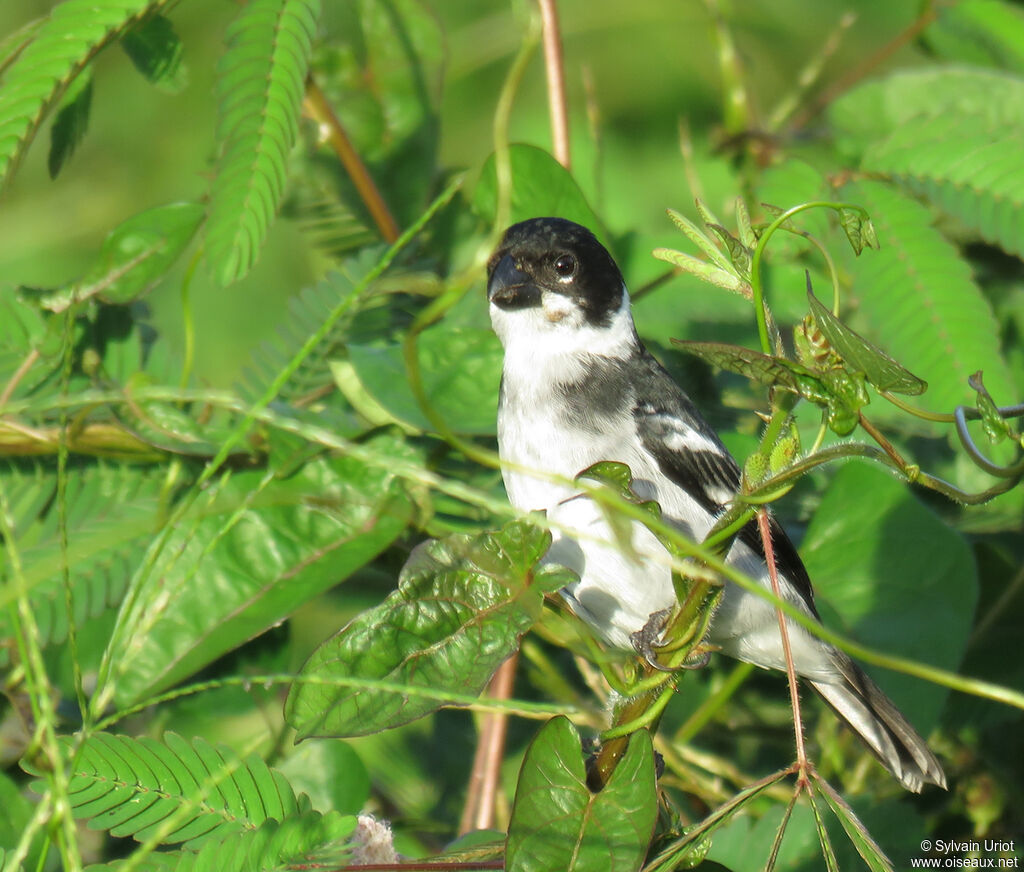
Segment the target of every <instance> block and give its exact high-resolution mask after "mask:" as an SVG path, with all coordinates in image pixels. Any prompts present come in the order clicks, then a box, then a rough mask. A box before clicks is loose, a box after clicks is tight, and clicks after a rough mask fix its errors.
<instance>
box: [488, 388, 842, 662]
mask: <svg viewBox="0 0 1024 872" xmlns="http://www.w3.org/2000/svg"><path fill="white" fill-rule="evenodd" d="M544 405H545V404H543V403H540V404H538V405H537V406H535V407H534V409H533V412H534V415H533V416H531V418H530V420H529V422H526V421H523V420H521V419H519V418H517V417H516V416H511V415H508V414H502V415H499V422H498V440H499V447H500V450H501V455H502V458H503V460H504V461H505V462H506V463H508V464H509V465H508V466H506V467H504V468H503V476H504V479H505V488H506V491H507V492H508V496H509V501H510V502H511V503H512V505H514V506H515V507H516V508H518V509H520V510H523V511H532V510H544V511H546V512H547V515H548V519H549V520H550V522H551V525H552V530H551V533H552V545H551V548H550V549H549V551H548V553H547V555H546V557H545V562H551V563H558V564H561V565H563V566H567V567H568V568H569V569H571V570H573V571H574V572H575V573H576V574H577V575H578V576H579V577H580V580H579V581H578V582H575V583H573V584H571V585H568V586H567V587H566V589H565V590H564V591H563V593H564V595H565V597H566V599H567V600H568V601H569V603H570V605H571V606H572V607H573V609H574V611H576V613H577V614H578V615H579V616H580V617H581V618H583V619H584V620H585V621H586V622H587V623H588V624H590V626H591V627H593V628H594V630H595V631H596V632H597V633H598V634H599V635H600V636H601V637H602V638H603V639H604V640H605V641H606V642H607V643H608V644H610V645H612V646H614V647H616V648H625V649H631V648H632V640H631V636H632V634H634V633H636V632H637V631H639V630H641V629H643V627H644V626H645V625H646V624H647V622H648V620H649V619H650V616H651V615H652V614H653V613H655V612H659V611H662V610H663V609H666V608H669V607H671V606H672V605H673V604H674V603H675V591H674V588H673V586H672V571H671V559H670V556H669V554H668V552H667V550H666V549H665V548H664V546H663V545H662V544H661V543H660V542H659V541H658V540H657V538H656V537H655V536H654V534H653V533H651V532H650V531H649V530H648V529H647V528H646V527H645V526H644V525H643V524H641V523H639V522H633V523H632V524H631V525H629V528H628V529H629V531H630V536H631V540H632V541H631V543H630V544H629V545H628V546H626V547H623V545H622V544H621V543H619V542H617V539H616V530H615V529H613V527H612V525H611V524H609V523H608V520H607V518H606V516H605V509H603V508H602V507H601V506H599V505H598V504H597V503H595V502H594V501H593V500H591V499H589V498H587V497H585V496H583V495H581V493H580V490H579V488H578V487H574V486H573V485H572V480H573V479H574V477H575V476H576V475H577V474H578V473H580V472H582V471H583V470H584V469H586V468H587V467H588V466H592V465H593V464H595V463H597V462H599V461H601V460H616V461H619V462H621V463H626V464H627V465H628V466H629V468H630V471H631V472H632V474H633V479H634V490H635V491H636V492H637V495H638V496H640V497H641V498H643V499H654V500H657V501H658V502H659V504H660V505H661V508H662V511H663V516H664V518H665V520H666V521H668V522H669V523H671V524H673V525H674V526H676V527H677V528H679V529H680V531H681V532H683V533H684V534H685V535H686V536H688V537H690V538H691V539H693V540H695V541H700V540H701V539H702V538H703V537H704V536H705V535H707V533H708V531H709V530H710V529H711V527H712V526H713V524H714V517H713V516H712V515H711V514H709V513H708V512H707V511H705V510H704V508H703V507H702V506H700V504H699V503H697V501H696V500H695V499H693V498H692V497H691V496H690V495H689V494H688V493H687V492H686V491H684V490H683V489H682V488H680V487H678V486H677V485H675V484H674V483H673V482H671V481H669V480H668V479H666V478H665V477H664V475H663V474H662V473H661V471H660V470H659V469H658V468H657V466H656V464H655V463H654V462H653V460H652V458H651V457H650V455H648V454H647V453H646V452H643V451H642V450H636V449H635V450H632V451H627V452H626V456H623V451H624V449H623V445H637V446H639V442H638V441H636V440H634V439H632V438H631V436H632V433H633V427H634V424H633V421H632V419H631V418H629V417H627V416H625V415H624V416H623V417H622V420H620V421H618V422H616V424H617V426H611V427H609V428H608V429H607V432H608V433H610V434H611V436H607V437H604V438H601V437H597V436H595V434H593V433H590V432H584V431H579V432H572V431H571V430H569V429H567V427H566V425H565V423H564V422H563V421H560V420H558V419H557V418H556V417H555V415H553V414H540V413H541V412H542V410H543V407H544ZM625 428H628V429H625ZM616 529H618V530H620V535H621V525H616ZM727 562H728V563H730V564H731V565H734V566H735V567H736V568H737V569H739V570H741V571H742V572H744V573H746V574H747V575H749V576H751V577H753V578H754V579H756V580H757V581H758V582H759V583H760V584H761V586H762V587H764V588H766V589H769V590H770V589H771V582H770V579H769V577H768V572H767V567H766V566H765V564H764V561H763V560H761V558H760V556H759V555H757V554H755V553H754V552H753V551H752V550H751V549H750V548H749V547H748V546H747V545H745V544H744V543H742V542H736V543H735V544H734V545H733V547H732V549H731V551H730V552H729V556H728V558H727ZM790 601H791V602H793V603H794V605H797V606H798V607H801V608H802V609H803V610H805V611H806V608H805V607H804V605H803V603H802V602H801V601H800V600H799V598H797V597H796V596H795V594H794V595H793V596H792V597H790ZM786 625H787V629H788V631H789V636H790V642H791V647H792V650H793V659H794V663H795V665H796V668H797V671H798V672H799V673H801V674H802V675H805V676H807V677H809V678H812V679H815V680H822V681H829V680H834V676H835V666H834V664H833V663H832V661H831V659H830V658H829V657H828V654H827V651H826V649H825V648H823V647H822V646H821V645H820V644H818V643H817V642H816V640H815V639H814V638H813V637H812V636H810V634H808V633H807V631H806V630H804V629H803V628H802V627H801V626H800V625H799V624H796V623H794V622H793V621H792V620H788V621H787V623H786ZM708 641H710V642H712V643H713V644H715V645H717V646H720V647H721V648H722V650H723V651H724V652H725V653H726V654H728V655H730V656H732V657H736V658H737V659H740V660H745V661H748V662H751V663H754V664H756V665H758V666H761V667H765V668H769V669H781V670H784V669H785V660H784V658H783V656H782V650H781V645H780V641H779V627H778V618H777V616H776V610H775V608H774V606H772V605H771V604H770V603H768V602H767V601H766V600H764V599H762V598H761V597H759V596H757V595H756V594H753V593H750V592H748V591H746V590H744V589H742V588H741V587H739V586H737V585H735V584H733V583H732V582H727V583H726V586H725V591H724V593H723V596H722V599H721V602H720V604H719V607H718V610H717V611H716V614H715V617H714V619H713V621H712V625H711V629H710V631H709V634H708Z"/></svg>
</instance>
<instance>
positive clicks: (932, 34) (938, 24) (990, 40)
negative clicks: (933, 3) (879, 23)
mask: <svg viewBox="0 0 1024 872" xmlns="http://www.w3.org/2000/svg"><path fill="white" fill-rule="evenodd" d="M936 12H937V13H938V14H937V16H936V18H935V20H934V21H933V22H932V23H931V24H930V25H928V27H927V28H926V29H925V30H924V32H923V33H922V35H921V38H922V40H923V41H924V43H925V45H927V46H928V48H929V49H931V51H932V52H933V53H934V54H936V55H938V56H939V57H940V58H942V59H944V60H951V61H959V62H961V63H964V64H971V65H974V66H977V67H998V68H1000V69H1003V70H1008V71H1011V72H1015V73H1017V74H1018V75H1019V74H1022V73H1024V13H1022V11H1021V9H1020V7H1019V6H1015V5H1014V4H1012V3H1005V2H1003V0H961V2H959V3H956V4H953V5H950V6H945V5H943V6H939V7H937V8H936Z"/></svg>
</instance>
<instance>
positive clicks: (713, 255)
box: [666, 200, 732, 272]
mask: <svg viewBox="0 0 1024 872" xmlns="http://www.w3.org/2000/svg"><path fill="white" fill-rule="evenodd" d="M703 208H704V204H703V203H701V202H700V200H698V201H697V209H698V211H700V210H702V209H703ZM666 211H667V212H668V217H669V218H671V219H672V223H673V224H675V225H676V227H678V228H679V229H680V230H682V231H683V233H684V234H685V235H686V238H687V239H689V240H690V242H692V243H693V244H694V245H696V246H697V247H698V248H699V249H700V250H701V251H703V252H704V254H706V255H707V257H708V259H709V260H710V261H711V262H712V263H714V264H715V265H716V266H718V267H719V268H720V269H723V270H726V271H727V272H729V271H731V270H732V264H731V263H730V262H729V259H728V258H727V257H725V255H723V254H722V252H721V251H720V250H719V248H718V246H717V245H715V244H714V242H712V241H711V240H710V239H709V238H708V237H707V235H706V234H705V233H704V232H703V231H702V230H701V229H700V228H699V227H698V226H697V225H696V224H694V223H693V222H692V221H691V220H690V219H689V218H687V217H686V216H685V215H683V214H682V213H681V212H677V211H676V210H675V209H667V210H666ZM705 224H708V222H707V221H705Z"/></svg>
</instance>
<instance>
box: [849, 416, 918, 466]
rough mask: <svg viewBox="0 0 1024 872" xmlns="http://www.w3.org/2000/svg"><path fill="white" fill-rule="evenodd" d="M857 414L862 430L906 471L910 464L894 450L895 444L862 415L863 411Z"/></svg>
mask: <svg viewBox="0 0 1024 872" xmlns="http://www.w3.org/2000/svg"><path fill="white" fill-rule="evenodd" d="M857 415H858V417H859V418H860V425H861V427H863V428H864V432H865V433H867V434H868V436H870V437H871V438H872V439H874V440H875V442H877V443H878V444H879V445H880V446H881V448H882V450H883V451H884V452H885V453H886V454H888V455H889V456H890V457H891V458H892V459H893V462H894V463H895V464H896V465H897V466H898V467H899V468H900V469H901V470H903V471H906V470H907V468H908V467H909V465H910V464H908V463H907V461H905V460H904V459H903V456H902V455H901V454H900V453H899V452H898V451H897V450H896V446H895V445H893V444H892V443H891V442H890V441H889V440H888V439H886V438H885V434H884V433H882V431H881V430H879V429H878V428H877V427H876V426H875V425H874V424H872V423H871V422H870V421H869V420H868V419H867V418H865V417H864V413H863V412H858V413H857Z"/></svg>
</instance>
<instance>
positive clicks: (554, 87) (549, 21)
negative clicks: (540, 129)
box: [537, 0, 570, 169]
mask: <svg viewBox="0 0 1024 872" xmlns="http://www.w3.org/2000/svg"><path fill="white" fill-rule="evenodd" d="M537 5H538V6H540V17H541V24H542V26H543V31H544V67H545V69H546V71H547V78H548V110H549V112H550V113H551V145H552V149H553V151H554V153H555V160H557V161H558V162H559V163H560V164H561V165H562V166H563V167H565V168H566V169H569V167H570V159H569V113H568V111H567V109H566V102H565V68H564V64H563V59H562V34H561V30H560V29H559V26H558V6H557V4H556V2H555V0H537Z"/></svg>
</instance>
